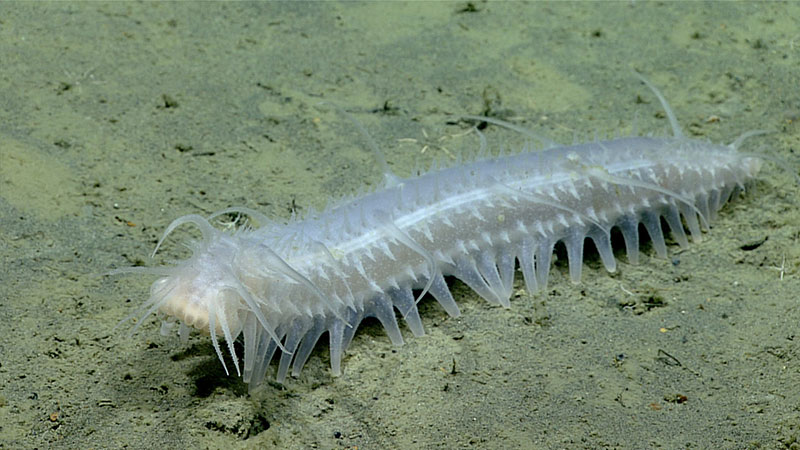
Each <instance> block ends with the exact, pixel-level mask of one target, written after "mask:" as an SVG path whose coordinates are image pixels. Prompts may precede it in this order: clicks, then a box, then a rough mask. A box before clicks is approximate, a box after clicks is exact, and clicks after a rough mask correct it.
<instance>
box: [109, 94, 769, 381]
mask: <svg viewBox="0 0 800 450" xmlns="http://www.w3.org/2000/svg"><path fill="white" fill-rule="evenodd" d="M642 81H644V82H645V83H646V84H647V85H648V86H649V87H650V88H651V89H652V90H653V92H654V93H655V95H656V96H657V97H658V98H659V100H660V101H661V104H662V106H663V107H664V110H665V111H666V115H667V117H668V119H669V121H670V125H671V127H672V131H673V136H670V137H643V136H630V137H622V138H617V139H610V140H595V141H592V142H588V143H583V144H578V145H571V146H559V145H557V144H555V143H552V142H549V141H547V140H544V141H545V142H547V143H548V145H547V146H546V147H547V148H545V149H543V150H530V149H528V148H523V149H522V150H521V152H519V153H516V154H512V155H508V156H502V157H497V156H484V157H482V158H478V159H477V160H475V161H472V162H469V163H464V164H458V165H455V166H453V167H449V168H443V169H437V170H431V171H429V172H428V173H425V174H423V175H420V176H417V177H412V178H408V179H399V178H397V177H394V176H393V175H390V174H389V176H387V182H386V184H385V186H383V187H382V188H380V189H378V190H376V191H375V192H372V193H369V194H366V195H362V196H359V197H357V198H355V199H353V200H350V201H346V202H343V203H340V204H338V205H336V206H331V207H329V208H327V209H326V210H325V211H323V212H320V213H312V214H309V215H307V216H306V217H303V218H294V219H292V220H290V221H289V222H288V223H276V222H274V221H271V220H270V219H269V218H267V217H265V216H264V215H262V214H260V213H258V212H256V211H253V210H251V209H248V208H243V207H234V208H229V209H226V210H224V211H221V212H218V213H216V214H214V215H212V216H210V217H201V216H199V215H188V216H184V217H181V218H178V219H176V220H175V221H173V222H172V224H170V225H169V227H167V229H166V231H165V233H164V236H163V237H162V238H161V240H160V241H159V243H158V245H157V246H156V250H158V247H159V246H160V245H161V244H162V243H163V241H164V239H165V238H166V237H167V235H169V234H170V233H171V232H172V231H173V230H174V229H175V228H176V227H178V226H181V225H183V224H187V223H188V224H193V225H195V226H197V227H198V228H199V229H200V231H201V233H202V240H200V241H197V242H193V243H192V244H191V248H192V251H193V253H192V256H191V257H190V258H189V259H186V260H183V261H180V262H178V263H177V264H176V265H173V266H161V267H139V268H123V269H118V270H117V271H116V272H117V273H125V272H136V273H147V274H152V275H158V276H159V277H160V278H159V279H158V280H157V281H155V282H154V283H153V285H152V287H151V290H150V298H149V299H148V300H147V302H146V303H145V304H144V305H142V307H141V308H140V309H139V310H138V311H137V312H135V313H134V314H132V315H131V316H130V317H134V316H135V317H138V318H139V321H138V323H137V324H136V327H138V326H139V325H140V324H141V323H142V322H143V319H144V318H146V317H147V316H149V315H150V314H152V313H154V312H156V311H157V310H160V311H162V312H163V313H166V315H167V316H168V318H167V320H166V321H165V322H164V323H163V324H164V325H163V326H162V332H165V331H168V330H169V328H171V326H172V325H174V324H175V321H176V320H177V321H180V328H179V335H180V336H181V338H182V339H184V340H185V339H187V336H188V334H189V331H190V327H194V328H197V329H199V330H201V331H203V332H205V333H208V334H210V335H211V340H212V343H213V345H214V349H215V350H216V353H217V355H218V356H219V359H220V361H221V362H222V364H223V366H224V367H225V371H226V373H227V372H228V368H227V366H226V365H225V361H224V359H223V352H222V350H221V348H220V343H219V339H218V338H219V337H220V336H221V337H222V338H224V340H225V342H226V343H227V350H228V351H229V352H230V354H231V356H232V358H233V363H234V365H235V369H236V373H237V374H240V375H241V376H242V377H243V379H244V381H245V382H246V383H249V385H250V387H251V389H252V388H253V387H255V386H257V385H259V383H261V382H262V381H263V379H264V377H265V374H266V372H267V370H268V367H269V364H270V361H271V360H272V358H273V356H274V354H275V353H276V352H278V353H279V354H280V357H279V359H280V362H279V363H278V370H277V377H276V378H277V381H279V382H283V381H284V380H285V378H286V376H287V374H288V373H289V368H290V367H291V369H292V370H291V374H292V376H297V375H298V374H299V373H300V371H301V369H302V368H303V366H304V364H305V363H306V361H307V359H308V357H309V355H310V353H311V351H312V350H313V348H314V347H315V345H316V343H317V341H318V340H319V338H320V336H321V335H322V334H323V333H325V332H327V333H328V336H329V342H330V364H331V371H332V373H333V374H334V375H339V374H340V373H341V361H342V356H343V353H344V351H345V350H346V349H347V347H348V345H349V344H350V341H351V339H352V338H353V335H354V333H355V331H356V329H357V328H358V326H359V324H360V322H361V321H362V319H364V318H365V317H370V316H372V317H376V318H377V319H378V320H379V321H380V322H381V323H382V325H383V327H384V328H385V329H386V332H387V334H388V336H389V338H390V339H391V341H392V343H393V344H398V345H399V344H402V343H403V338H402V335H401V332H400V329H399V327H398V322H397V314H396V313H399V316H400V317H402V318H404V319H405V322H406V324H407V326H408V328H409V329H410V330H411V332H412V333H413V334H414V335H415V336H421V335H422V334H424V331H423V326H422V322H421V321H420V317H419V313H418V310H417V307H416V304H417V302H418V301H419V300H420V298H422V296H423V295H424V294H426V293H429V294H431V295H432V296H433V297H434V298H435V299H436V301H437V302H438V303H439V304H440V305H441V306H442V307H443V308H444V310H445V311H446V312H447V313H448V314H449V315H451V316H457V315H459V309H458V306H457V305H456V302H455V300H454V298H453V296H452V295H451V292H450V290H449V288H448V286H447V284H446V282H445V279H444V277H445V276H453V277H455V278H458V279H459V280H461V281H462V282H464V283H465V284H466V285H467V286H469V287H470V288H472V289H473V290H475V292H477V293H478V294H479V295H480V296H481V297H483V298H484V299H486V300H487V301H489V302H491V303H494V304H498V305H502V306H503V307H509V306H510V302H509V298H510V296H511V294H512V287H513V283H514V277H515V272H516V270H517V266H518V267H519V269H520V270H521V272H522V275H523V278H524V281H525V287H526V289H527V290H528V291H529V292H531V293H534V292H537V291H539V290H541V289H543V288H544V287H545V286H546V284H547V279H548V273H549V271H550V263H551V258H552V255H553V248H554V245H555V244H556V243H557V242H559V241H561V242H563V243H564V245H565V247H566V250H567V256H568V262H569V273H570V276H571V278H572V280H573V281H575V282H577V281H579V279H580V277H581V267H582V263H583V249H584V241H585V239H586V238H591V240H592V241H593V242H594V246H595V247H596V249H597V252H598V254H599V255H600V259H601V261H602V263H603V264H604V266H605V268H606V269H607V270H609V271H614V270H615V268H616V260H615V258H614V254H613V252H612V246H611V239H610V232H611V229H612V228H617V229H618V230H619V232H621V234H622V236H623V238H624V242H625V249H626V253H627V260H628V262H629V263H632V264H635V263H636V262H637V261H638V259H639V224H642V225H643V226H644V229H646V230H647V234H648V235H649V237H650V239H651V240H652V246H653V248H654V250H655V252H656V254H657V255H659V256H662V257H663V256H666V254H667V249H666V245H665V241H664V232H663V230H662V226H661V223H662V219H663V220H664V221H665V222H666V223H667V224H668V226H669V228H670V231H671V233H672V236H673V238H674V240H675V241H676V242H677V243H678V244H680V245H681V246H686V245H688V239H687V234H686V229H688V231H689V233H690V234H691V236H692V238H693V239H694V240H698V239H700V238H701V236H702V228H707V221H708V220H713V219H714V217H715V215H716V213H717V211H718V210H719V209H720V208H721V207H722V206H723V205H724V204H725V203H726V202H727V201H728V200H729V198H730V197H731V196H732V195H734V193H736V192H738V191H739V190H741V189H743V188H744V185H745V184H746V183H747V182H748V181H749V180H751V179H752V178H753V177H755V176H756V174H757V173H758V171H759V169H760V167H761V164H762V162H763V160H762V159H761V158H760V157H758V156H757V155H752V154H746V153H741V152H739V151H737V148H738V147H739V146H740V145H741V143H742V142H743V141H744V139H746V138H747V137H749V136H751V135H754V134H757V133H758V132H748V133H745V134H743V135H742V136H741V137H740V138H738V139H736V140H735V141H734V142H733V143H732V144H729V145H718V144H713V143H711V142H707V141H700V140H696V139H690V138H688V137H686V136H685V135H684V134H683V133H682V132H681V129H680V127H679V125H678V122H677V120H676V118H675V115H674V114H673V112H672V110H671V109H670V107H669V105H668V104H667V102H666V100H665V99H664V97H663V96H662V95H661V93H660V92H659V91H658V90H657V89H656V88H655V87H654V86H652V85H651V84H650V83H649V82H648V81H646V80H644V79H642ZM483 119H485V121H487V122H491V123H495V124H500V125H505V126H507V127H509V128H512V129H517V130H518V131H519V130H520V129H518V128H517V127H516V126H514V125H511V124H507V123H504V122H501V121H498V120H494V119H489V118H483ZM522 131H523V132H525V133H529V132H526V131H524V130H522ZM482 142H483V144H482V147H484V146H485V141H482ZM226 213H236V214H242V215H245V216H247V217H249V218H250V221H249V222H248V224H246V225H242V226H239V227H234V228H228V229H223V230H221V229H218V228H215V227H214V226H212V224H211V221H212V220H213V219H214V218H215V217H218V216H220V215H222V214H226ZM252 221H256V222H258V224H259V226H258V227H255V226H252V225H250V224H251V223H252ZM684 226H685V228H686V229H685V228H684ZM154 254H155V251H154ZM395 310H396V311H395ZM136 327H134V330H135V329H136ZM240 336H241V337H242V340H243V345H244V357H243V361H242V364H241V367H240V360H239V357H238V355H237V352H236V350H235V347H234V341H235V340H236V339H238V338H239V337H240Z"/></svg>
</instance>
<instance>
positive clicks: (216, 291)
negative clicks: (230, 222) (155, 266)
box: [150, 232, 246, 338]
mask: <svg viewBox="0 0 800 450" xmlns="http://www.w3.org/2000/svg"><path fill="white" fill-rule="evenodd" d="M217 233H218V235H215V236H214V237H213V238H212V241H211V242H203V243H201V244H202V245H201V246H200V248H198V249H196V250H195V252H194V254H193V255H192V257H191V258H189V259H187V260H185V261H182V262H180V263H179V264H178V265H177V266H175V267H174V268H173V273H172V274H170V275H168V276H166V277H163V278H160V279H158V280H156V281H155V282H154V283H153V285H152V286H151V288H150V296H151V298H152V299H159V300H158V303H159V305H160V306H159V310H160V311H161V312H163V313H165V314H167V315H168V316H171V317H174V318H176V319H178V320H180V321H181V322H183V323H185V324H186V325H187V326H192V327H194V328H197V329H198V330H200V331H201V332H203V333H206V334H209V333H210V327H211V326H212V324H213V327H214V329H215V332H216V333H217V334H221V335H225V336H226V337H228V336H229V335H230V336H232V337H234V338H235V337H236V336H237V335H238V334H239V332H240V331H241V329H242V324H243V317H244V314H243V313H244V312H245V310H246V305H245V304H244V302H243V300H242V297H241V295H240V293H239V290H240V289H241V282H240V281H239V279H238V278H237V277H236V276H235V274H234V271H233V267H232V264H233V262H234V258H235V252H236V249H235V245H234V244H233V240H232V237H231V236H230V235H227V234H225V233H222V232H217Z"/></svg>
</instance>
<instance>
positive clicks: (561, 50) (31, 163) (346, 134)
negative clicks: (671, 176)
mask: <svg viewBox="0 0 800 450" xmlns="http://www.w3.org/2000/svg"><path fill="white" fill-rule="evenodd" d="M797 17H800V7H799V6H798V5H797V4H796V3H746V2H738V3H724V4H723V3H690V4H689V3H647V2H619V3H556V4H551V3H532V4H525V3H495V2H458V3H392V4H377V3H328V2H326V3H300V4H296V3H274V4H273V3H196V4H195V3H6V4H4V7H3V12H2V14H0V253H1V254H0V330H2V339H0V448H9V449H12V448H13V449H17V448H40V449H43V448H75V449H88V448H225V449H238V448H292V449H293V448H297V449H304V448H359V449H369V448H448V449H449V448H486V449H497V448H605V447H610V448H650V447H663V448H678V447H681V448H684V447H694V448H747V447H753V448H756V447H758V448H784V447H786V448H794V447H793V446H797V445H800V337H798V336H800V325H798V324H800V298H798V292H799V291H800V276H799V275H798V264H800V244H798V235H800V214H799V213H798V207H800V200H798V198H800V197H798V193H799V192H800V187H798V185H797V184H796V183H795V182H794V181H793V179H792V176H791V172H794V173H796V172H797V169H798V167H800V159H798V157H797V154H796V150H797V149H798V148H800V128H799V127H800V125H798V121H800V89H798V86H800V75H798V74H800V32H799V31H798V30H799V29H800V28H798V26H797ZM631 69H637V70H639V71H642V72H643V73H645V74H646V75H647V76H648V77H649V78H650V79H651V80H652V81H653V83H654V84H656V85H657V86H659V87H660V88H661V89H662V90H663V92H664V94H665V96H666V98H667V99H668V100H669V101H670V103H671V104H672V106H673V108H674V109H675V112H676V114H677V116H678V119H679V121H680V123H681V124H682V126H683V127H684V129H685V131H686V133H687V134H689V135H691V136H692V137H698V138H708V139H710V140H712V141H714V142H730V141H732V140H733V139H734V138H735V137H736V136H738V135H739V134H741V133H742V132H744V131H747V130H753V129H765V130H770V131H773V133H771V134H768V135H765V136H762V137H758V138H753V139H752V140H751V141H749V143H748V145H747V146H746V151H751V152H755V153H763V154H767V155H771V156H774V157H777V158H780V159H781V160H784V161H786V164H784V166H785V167H778V165H776V164H773V163H768V164H766V165H765V167H764V169H763V175H762V177H761V178H760V179H759V180H758V181H757V183H756V184H755V186H753V187H754V189H751V190H750V191H749V192H748V193H747V194H746V195H745V196H743V197H742V198H741V199H739V200H737V201H736V202H734V203H732V204H730V205H728V206H727V207H726V208H725V209H724V210H723V211H722V213H721V216H720V217H719V219H718V220H717V221H716V222H715V224H714V225H715V226H714V228H713V229H712V230H711V231H710V232H708V233H706V234H705V235H704V240H703V241H702V242H700V243H696V244H692V245H691V247H690V248H688V249H686V250H681V249H680V248H679V247H678V246H677V245H675V244H674V243H672V244H671V245H670V258H669V259H666V260H663V259H658V258H655V257H654V255H653V252H652V251H651V250H650V249H649V246H648V245H647V244H645V246H644V253H645V256H644V257H643V258H642V261H641V263H640V264H639V265H637V266H631V265H629V264H627V263H626V262H625V258H624V255H623V254H622V253H620V254H619V256H620V264H619V268H620V269H619V271H618V273H615V274H608V273H606V272H605V271H604V270H603V269H602V266H601V264H600V263H599V261H598V260H597V258H596V257H594V258H593V257H592V256H591V255H590V256H589V258H588V261H587V267H586V269H585V270H584V275H583V280H582V282H581V283H580V284H578V285H573V284H571V283H570V282H569V280H568V278H569V277H568V275H567V270H566V266H565V264H564V263H562V262H556V264H555V266H554V268H553V272H552V275H551V279H550V280H551V281H550V285H549V287H548V289H547V291H546V292H544V293H539V294H537V295H535V296H533V297H531V296H529V295H527V294H526V293H524V291H521V289H522V287H523V286H522V284H521V277H518V279H519V281H518V287H519V288H520V293H519V295H517V296H515V297H514V298H513V299H512V308H510V309H507V310H505V309H502V308H498V307H494V306H491V305H489V304H488V303H486V302H485V301H483V300H481V299H480V298H479V297H478V296H477V295H476V294H474V293H473V292H471V291H470V290H469V289H468V288H466V287H465V286H464V285H462V284H460V283H457V282H455V283H454V284H453V287H452V289H453V291H454V296H455V297H456V299H457V300H458V302H459V306H460V308H461V310H462V313H463V314H462V316H461V317H459V318H457V319H452V318H449V317H447V315H446V314H445V313H444V312H443V311H442V310H441V308H439V307H438V305H436V304H435V302H433V301H431V300H425V301H424V302H423V304H422V306H421V314H422V317H423V324H424V325H425V328H426V331H427V335H426V336H424V337H421V338H413V337H412V336H411V335H410V333H409V332H408V330H407V329H404V333H405V336H406V337H407V340H406V341H407V342H406V345H404V346H402V347H398V348H394V347H392V346H391V345H390V344H389V341H388V339H387V338H386V336H385V335H384V333H383V331H382V329H381V327H380V326H378V325H376V324H374V323H373V324H366V325H365V326H362V328H361V330H359V333H358V334H357V335H356V338H355V340H354V342H353V344H352V345H351V346H350V348H349V351H348V355H347V356H346V357H345V360H344V371H345V372H344V375H343V376H342V377H339V378H333V377H331V375H330V370H329V366H328V364H329V361H328V356H327V350H328V348H327V345H326V344H325V343H321V344H320V345H319V346H318V348H317V349H316V351H315V353H314V354H313V355H312V357H311V359H310V361H309V363H308V364H307V365H306V367H305V369H304V371H303V373H302V375H301V376H300V377H299V378H297V379H291V380H289V381H288V382H287V384H286V385H285V386H280V385H277V384H274V383H270V384H265V385H264V387H263V388H262V389H260V390H258V391H257V392H255V393H253V394H252V395H248V394H247V387H246V386H245V385H243V384H242V383H241V382H240V381H239V380H238V379H237V378H236V377H235V376H231V377H228V376H226V375H225V373H224V371H223V370H222V367H221V365H220V364H219V362H218V361H217V358H216V355H215V353H214V351H213V348H212V347H211V344H210V342H209V339H208V338H207V337H204V336H201V335H193V336H192V337H191V339H190V340H189V342H188V343H186V344H184V343H181V341H180V340H179V339H178V338H177V337H176V336H173V335H171V336H161V335H160V334H159V321H158V320H157V319H156V318H154V317H151V318H149V319H148V320H147V322H146V323H145V324H143V326H142V327H141V328H140V330H139V331H138V332H137V333H136V334H134V335H132V336H130V335H129V334H128V331H129V330H130V328H131V324H129V323H128V322H126V323H125V324H123V326H121V327H120V328H117V329H114V327H115V325H117V323H118V322H119V321H120V320H122V319H123V318H124V317H126V316H127V315H128V314H130V313H131V312H132V311H133V310H134V309H135V308H136V306H137V305H139V304H141V303H142V302H143V301H144V300H146V298H147V296H148V289H149V285H150V283H151V282H152V281H153V280H152V278H148V277H145V276H127V277H108V276H104V273H106V272H107V271H109V270H111V269H113V268H117V267H124V266H130V265H137V264H145V265H156V264H162V263H166V262H168V261H169V260H170V259H175V258H180V257H182V256H185V254H186V253H185V252H186V250H185V248H184V247H183V246H182V245H181V243H182V242H185V241H186V240H188V239H190V238H192V237H196V236H195V235H194V234H193V231H192V230H191V229H189V227H187V229H185V230H184V229H180V230H178V231H177V232H176V233H174V234H173V235H172V236H171V237H170V239H169V240H168V242H167V245H166V247H165V248H164V251H163V254H159V256H157V257H156V259H155V260H154V261H153V260H150V259H149V254H150V252H152V249H153V247H154V245H155V242H156V240H157V239H158V237H159V236H160V234H161V233H162V232H163V230H164V228H165V227H166V226H167V224H169V222H170V221H172V220H173V219H174V218H176V217H178V216H180V215H183V214H190V213H200V214H207V213H211V212H213V211H215V210H219V209H222V208H226V207H228V206H232V205H243V206H247V207H250V208H254V209H257V210H259V211H262V212H264V213H265V214H267V215H269V216H271V217H275V218H276V219H277V220H282V219H286V218H288V217H290V215H291V212H292V211H293V210H294V211H298V212H300V213H303V212H305V211H308V210H309V209H311V208H321V207H324V206H325V204H326V203H327V202H328V201H331V200H335V199H338V198H341V197H344V196H348V195H352V194H354V193H357V192H362V191H364V190H369V189H374V188H375V187H376V186H377V185H378V184H379V183H380V181H381V173H380V170H379V169H378V167H377V165H376V163H375V162H374V159H373V157H372V155H371V153H370V152H369V150H368V148H367V146H366V145H365V144H364V142H363V140H362V139H361V138H360V137H359V135H358V132H357V130H355V129H354V127H353V126H352V124H350V123H349V122H348V121H347V120H345V119H343V118H342V117H340V116H339V115H337V113H336V112H335V111H334V110H333V109H332V108H330V107H326V106H320V105H319V102H321V101H323V100H325V101H329V102H332V103H334V104H336V105H339V106H340V107H342V108H344V109H346V110H347V111H349V112H350V113H351V114H352V115H353V116H354V117H355V118H356V119H358V120H359V121H360V122H361V123H363V124H364V127H365V128H366V129H367V130H369V132H370V133H371V134H372V136H373V137H374V138H375V140H376V141H377V142H379V143H380V145H381V146H382V148H383V149H384V151H385V153H386V155H387V159H388V160H389V162H390V164H391V165H392V167H393V169H394V170H395V171H396V172H397V173H398V174H400V175H402V176H408V175H410V174H412V173H413V172H414V171H415V170H416V167H418V166H419V167H427V166H428V165H429V164H430V163H431V162H432V161H433V160H436V159H440V160H446V159H450V157H451V155H462V154H472V153H471V152H474V151H475V149H476V148H477V147H478V146H479V141H478V138H477V136H476V135H475V133H466V132H467V131H469V127H468V125H466V124H465V123H464V122H459V121H458V120H455V119H454V117H455V115H458V114H482V113H485V112H486V111H487V110H491V112H492V113H494V114H497V115H499V116H500V117H505V118H507V119H508V120H514V121H515V122H517V123H519V124H521V125H523V126H525V127H528V128H530V129H532V130H534V131H536V132H537V133H541V134H544V135H547V136H550V137H552V138H553V139H555V140H557V141H559V142H564V143H571V142H572V141H573V138H574V137H575V136H577V137H578V138H579V139H586V138H593V136H594V133H595V132H597V133H599V134H601V135H608V134H609V133H614V132H617V131H620V132H623V133H625V132H631V130H633V129H638V130H639V131H640V132H644V133H647V132H657V133H661V132H664V131H665V130H667V128H668V124H667V121H666V119H665V117H664V115H663V113H662V112H661V109H660V107H659V105H658V102H657V101H656V100H655V99H654V98H653V96H652V95H651V93H650V92H649V91H648V90H647V88H646V87H644V86H643V85H641V83H639V82H638V80H637V79H636V78H635V77H634V76H633V75H632V73H631ZM522 118H524V120H523V119H522ZM485 132H486V135H487V139H489V141H490V142H493V143H495V144H499V143H501V142H504V143H505V142H508V143H509V144H508V145H509V146H510V147H514V146H515V145H517V144H518V143H519V138H518V136H514V135H513V133H509V132H507V131H504V130H498V129H497V128H496V127H489V128H488V129H487V130H485ZM423 150H424V151H423Z"/></svg>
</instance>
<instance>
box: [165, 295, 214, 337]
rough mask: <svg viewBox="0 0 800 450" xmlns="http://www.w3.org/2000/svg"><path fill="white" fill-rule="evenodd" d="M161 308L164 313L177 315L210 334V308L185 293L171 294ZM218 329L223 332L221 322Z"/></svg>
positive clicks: (183, 320)
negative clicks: (189, 297) (193, 300)
mask: <svg viewBox="0 0 800 450" xmlns="http://www.w3.org/2000/svg"><path fill="white" fill-rule="evenodd" d="M160 310H161V312H163V313H164V314H166V315H168V316H172V317H175V318H176V319H178V320H180V321H181V322H183V323H185V324H186V325H188V326H192V327H195V328H197V329H198V330H200V331H201V332H202V333H203V334H205V335H208V334H210V333H209V330H208V323H209V320H208V309H206V308H205V307H203V306H200V305H198V304H197V303H194V302H192V301H191V300H189V299H188V298H187V297H185V296H183V295H173V296H170V298H169V300H167V302H166V303H164V304H163V305H162V306H161V308H160ZM216 329H217V330H216V331H217V333H222V328H221V327H220V325H219V322H217V324H216Z"/></svg>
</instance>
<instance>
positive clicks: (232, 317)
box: [159, 283, 241, 336]
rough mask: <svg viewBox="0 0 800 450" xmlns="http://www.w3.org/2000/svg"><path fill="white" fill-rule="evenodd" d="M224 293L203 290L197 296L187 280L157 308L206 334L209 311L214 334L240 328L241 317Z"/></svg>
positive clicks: (208, 330)
mask: <svg viewBox="0 0 800 450" xmlns="http://www.w3.org/2000/svg"><path fill="white" fill-rule="evenodd" d="M226 300H228V299H227V298H226V294H225V293H223V292H216V291H212V292H203V293H202V296H198V295H197V293H196V292H194V290H193V289H192V288H191V287H190V285H188V283H179V284H178V285H177V286H175V288H174V289H173V290H172V291H171V292H170V293H169V294H168V295H167V298H166V299H165V301H164V302H163V303H162V304H161V306H160V307H159V309H160V311H161V312H163V313H164V314H167V315H168V316H171V317H174V318H176V319H178V320H180V321H181V322H183V323H184V324H186V325H187V326H191V327H194V328H196V329H197V330H199V331H200V332H201V333H203V334H205V335H206V336H208V335H209V334H211V332H210V327H209V325H210V323H211V314H214V316H213V319H214V330H215V332H216V334H217V335H225V331H226V329H227V331H228V332H231V331H235V330H239V329H240V327H241V320H240V319H239V314H238V309H237V308H231V307H229V305H228V304H227V302H226Z"/></svg>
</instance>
